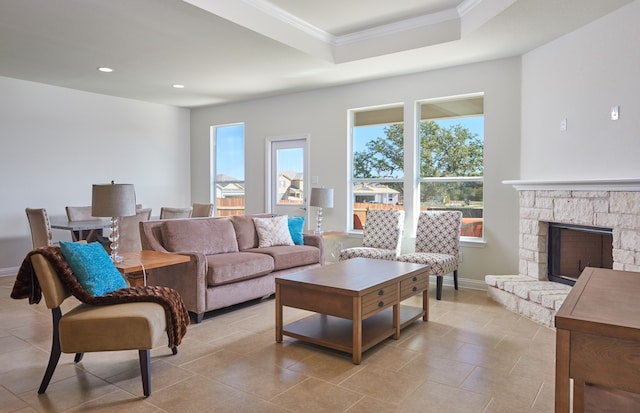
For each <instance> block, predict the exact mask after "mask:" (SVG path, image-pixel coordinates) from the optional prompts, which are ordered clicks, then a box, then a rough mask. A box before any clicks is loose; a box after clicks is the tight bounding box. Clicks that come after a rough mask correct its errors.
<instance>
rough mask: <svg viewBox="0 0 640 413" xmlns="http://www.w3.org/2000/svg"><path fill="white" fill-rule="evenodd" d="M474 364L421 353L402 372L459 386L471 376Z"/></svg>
mask: <svg viewBox="0 0 640 413" xmlns="http://www.w3.org/2000/svg"><path fill="white" fill-rule="evenodd" d="M474 367H475V366H474V365H473V364H467V363H460V362H457V361H454V360H450V359H445V358H442V357H437V356H432V355H428V354H421V355H420V356H418V357H416V358H415V359H413V360H412V361H411V362H410V363H407V364H405V365H404V367H402V368H401V369H400V373H405V374H409V375H411V376H414V377H422V378H424V379H427V380H430V381H434V382H437V383H442V384H447V385H450V386H459V385H460V384H462V382H463V381H464V380H465V379H466V378H467V377H469V374H471V372H472V371H473V369H474Z"/></svg>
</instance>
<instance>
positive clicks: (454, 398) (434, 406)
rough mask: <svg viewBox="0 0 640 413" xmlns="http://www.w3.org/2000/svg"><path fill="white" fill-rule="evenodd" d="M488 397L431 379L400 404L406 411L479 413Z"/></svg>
mask: <svg viewBox="0 0 640 413" xmlns="http://www.w3.org/2000/svg"><path fill="white" fill-rule="evenodd" d="M489 400H490V397H488V396H486V395H483V394H478V393H475V392H472V391H468V390H464V389H460V388H457V387H452V386H447V385H445V384H440V383H435V382H432V381H427V382H424V383H423V384H422V385H421V386H419V387H418V388H417V389H416V390H415V391H414V392H413V393H412V394H411V395H409V397H407V399H406V400H404V401H403V402H402V403H401V404H400V408H401V410H400V411H402V412H406V413H414V412H415V413H442V412H446V413H475V412H477V413H480V412H482V411H483V410H484V408H485V406H486V405H487V404H488V403H489Z"/></svg>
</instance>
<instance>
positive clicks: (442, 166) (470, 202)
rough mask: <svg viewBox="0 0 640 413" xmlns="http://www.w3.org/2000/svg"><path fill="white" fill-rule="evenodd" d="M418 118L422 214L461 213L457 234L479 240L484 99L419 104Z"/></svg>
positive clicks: (444, 100) (474, 97) (468, 98)
mask: <svg viewBox="0 0 640 413" xmlns="http://www.w3.org/2000/svg"><path fill="white" fill-rule="evenodd" d="M419 113H420V123H419V133H418V137H417V139H418V145H419V148H420V161H419V168H420V169H419V177H420V209H421V210H452V209H454V210H459V211H462V230H461V233H460V235H461V236H464V237H474V238H482V230H483V229H482V226H483V225H482V224H483V173H484V156H483V153H484V99H483V97H482V96H470V97H463V98H449V99H441V100H436V101H427V102H422V103H421V104H420V105H419Z"/></svg>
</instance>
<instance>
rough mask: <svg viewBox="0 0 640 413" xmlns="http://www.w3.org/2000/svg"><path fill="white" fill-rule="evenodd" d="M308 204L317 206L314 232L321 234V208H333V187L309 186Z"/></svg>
mask: <svg viewBox="0 0 640 413" xmlns="http://www.w3.org/2000/svg"><path fill="white" fill-rule="evenodd" d="M309 205H310V206H313V207H318V215H317V217H316V231H315V233H316V234H318V235H321V234H322V208H333V188H311V199H310V200H309Z"/></svg>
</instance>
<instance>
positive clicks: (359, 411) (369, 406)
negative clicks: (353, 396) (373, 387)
mask: <svg viewBox="0 0 640 413" xmlns="http://www.w3.org/2000/svg"><path fill="white" fill-rule="evenodd" d="M401 411H402V410H400V408H399V407H398V405H395V404H391V403H387V402H383V401H381V400H378V399H374V398H373V397H364V398H362V399H360V401H358V402H357V403H356V404H355V405H354V406H352V407H351V408H349V410H347V411H346V413H371V412H385V413H391V412H401Z"/></svg>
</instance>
